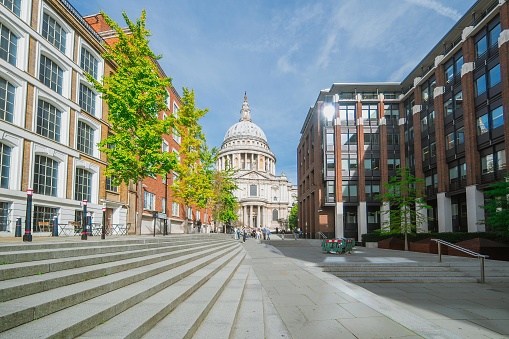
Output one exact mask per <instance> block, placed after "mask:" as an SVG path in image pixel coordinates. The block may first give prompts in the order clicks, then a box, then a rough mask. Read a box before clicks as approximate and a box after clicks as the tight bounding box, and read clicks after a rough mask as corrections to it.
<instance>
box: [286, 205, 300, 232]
mask: <svg viewBox="0 0 509 339" xmlns="http://www.w3.org/2000/svg"><path fill="white" fill-rule="evenodd" d="M298 221H299V205H298V204H295V205H293V207H292V209H291V211H290V216H289V217H288V225H289V226H290V229H291V230H294V229H296V228H297V225H298Z"/></svg>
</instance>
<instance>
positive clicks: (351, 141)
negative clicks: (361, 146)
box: [341, 131, 357, 146]
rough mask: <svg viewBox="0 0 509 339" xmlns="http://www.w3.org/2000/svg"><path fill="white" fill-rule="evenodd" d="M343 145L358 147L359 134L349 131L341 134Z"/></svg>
mask: <svg viewBox="0 0 509 339" xmlns="http://www.w3.org/2000/svg"><path fill="white" fill-rule="evenodd" d="M341 144H342V145H354V146H356V145H357V133H355V132H353V131H348V133H341Z"/></svg>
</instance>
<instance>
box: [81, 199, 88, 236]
mask: <svg viewBox="0 0 509 339" xmlns="http://www.w3.org/2000/svg"><path fill="white" fill-rule="evenodd" d="M81 223H82V227H81V240H87V200H86V199H85V200H83V216H82V218H81Z"/></svg>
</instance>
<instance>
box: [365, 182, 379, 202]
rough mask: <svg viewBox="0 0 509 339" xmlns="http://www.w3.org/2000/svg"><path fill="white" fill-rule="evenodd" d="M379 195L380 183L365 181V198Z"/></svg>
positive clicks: (373, 197)
mask: <svg viewBox="0 0 509 339" xmlns="http://www.w3.org/2000/svg"><path fill="white" fill-rule="evenodd" d="M378 195H380V184H378V183H366V198H371V199H376V198H377V196H378Z"/></svg>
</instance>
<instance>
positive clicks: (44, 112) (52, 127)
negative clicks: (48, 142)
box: [36, 100, 62, 141]
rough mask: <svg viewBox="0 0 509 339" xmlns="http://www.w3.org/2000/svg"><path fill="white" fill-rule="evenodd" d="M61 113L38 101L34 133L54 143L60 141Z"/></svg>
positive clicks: (51, 106)
mask: <svg viewBox="0 0 509 339" xmlns="http://www.w3.org/2000/svg"><path fill="white" fill-rule="evenodd" d="M61 116H62V113H61V112H60V111H59V110H57V108H56V107H55V106H53V105H51V104H49V103H47V102H46V101H43V100H39V102H38V107H37V126H36V132H37V133H38V134H40V135H42V136H45V137H47V138H50V139H52V140H55V141H60V125H61V119H62V118H61Z"/></svg>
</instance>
